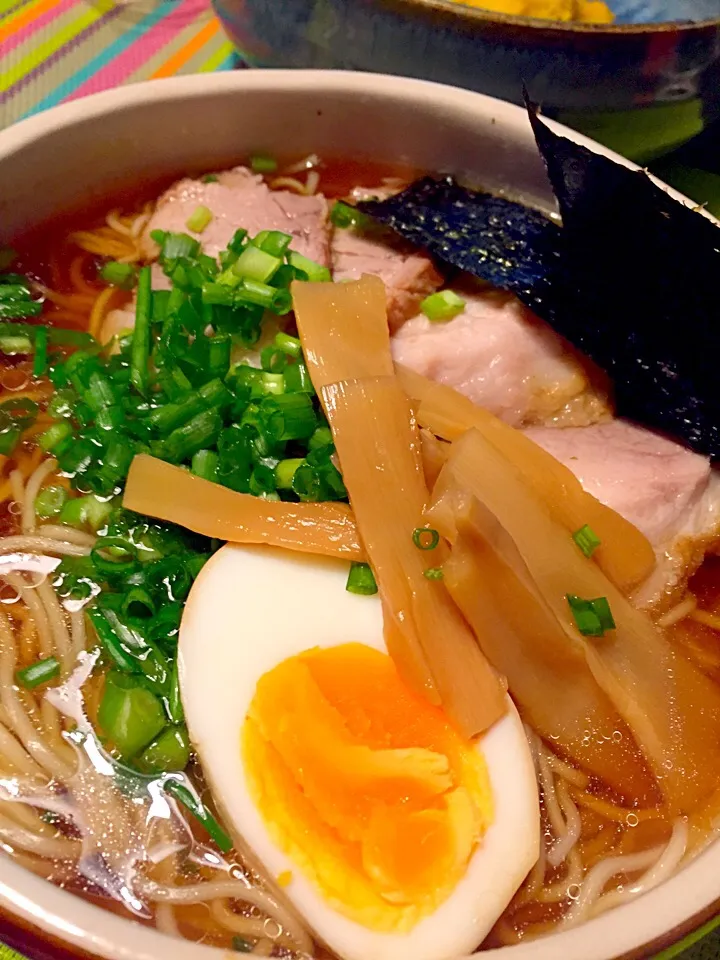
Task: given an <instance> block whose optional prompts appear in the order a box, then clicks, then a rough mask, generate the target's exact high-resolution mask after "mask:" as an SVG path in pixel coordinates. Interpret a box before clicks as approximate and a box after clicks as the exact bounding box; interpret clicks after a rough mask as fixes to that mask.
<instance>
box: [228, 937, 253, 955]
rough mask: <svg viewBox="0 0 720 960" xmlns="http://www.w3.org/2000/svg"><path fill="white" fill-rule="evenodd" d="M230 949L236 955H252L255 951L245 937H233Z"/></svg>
mask: <svg viewBox="0 0 720 960" xmlns="http://www.w3.org/2000/svg"><path fill="white" fill-rule="evenodd" d="M232 948H233V950H235V952H236V953H252V952H253V950H254V949H255V948H254V947H253V945H252V943H251V942H250V941H249V940H246V939H245V937H233V938H232Z"/></svg>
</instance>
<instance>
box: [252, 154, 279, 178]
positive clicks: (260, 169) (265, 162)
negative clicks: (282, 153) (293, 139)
mask: <svg viewBox="0 0 720 960" xmlns="http://www.w3.org/2000/svg"><path fill="white" fill-rule="evenodd" d="M277 168H278V164H277V160H276V159H275V158H274V157H269V156H267V154H262V153H258V154H256V155H255V156H254V157H250V169H251V170H252V172H253V173H275V171H276V170H277Z"/></svg>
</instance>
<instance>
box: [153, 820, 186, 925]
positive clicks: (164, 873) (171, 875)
mask: <svg viewBox="0 0 720 960" xmlns="http://www.w3.org/2000/svg"><path fill="white" fill-rule="evenodd" d="M161 832H162V834H163V835H164V836H166V837H167V835H168V833H169V831H168V830H161ZM176 859H177V858H176V857H175V856H174V854H170V855H169V856H167V857H165V858H164V859H163V860H161V861H160V863H158V865H157V867H156V868H155V870H154V871H153V872H154V874H155V876H156V877H157V880H158V881H159V882H160V883H172V882H173V881H174V880H175V877H176V874H177V869H176ZM155 923H156V924H157V928H158V930H160V931H162V933H166V934H168V936H173V937H182V933H181V932H180V927H179V926H178V922H177V920H176V919H175V909H174V907H173V905H172V904H171V903H158V904H157V906H156V908H155Z"/></svg>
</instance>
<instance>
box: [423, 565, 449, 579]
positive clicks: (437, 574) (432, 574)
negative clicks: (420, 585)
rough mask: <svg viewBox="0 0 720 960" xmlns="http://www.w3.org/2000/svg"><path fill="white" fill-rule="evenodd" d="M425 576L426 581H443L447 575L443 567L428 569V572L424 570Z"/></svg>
mask: <svg viewBox="0 0 720 960" xmlns="http://www.w3.org/2000/svg"><path fill="white" fill-rule="evenodd" d="M423 576H424V577H425V579H426V580H442V579H443V577H444V576H445V574H444V573H443V568H442V567H428V569H427V570H423Z"/></svg>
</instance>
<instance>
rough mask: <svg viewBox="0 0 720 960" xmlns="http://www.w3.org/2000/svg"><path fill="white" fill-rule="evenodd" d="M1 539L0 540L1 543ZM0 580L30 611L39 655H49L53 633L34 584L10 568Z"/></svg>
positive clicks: (51, 651) (43, 656)
mask: <svg viewBox="0 0 720 960" xmlns="http://www.w3.org/2000/svg"><path fill="white" fill-rule="evenodd" d="M1 542H2V541H0V543H1ZM0 580H4V581H5V583H7V584H9V585H10V586H11V587H12V588H13V590H15V591H16V592H17V593H18V595H19V596H20V599H21V600H22V602H23V603H24V604H25V605H26V606H27V608H28V610H29V611H30V616H31V617H32V619H33V622H34V623H35V629H36V631H37V635H38V648H39V651H40V657H41V658H45V657H51V656H52V655H53V653H54V649H53V633H52V629H51V627H50V621H49V620H48V615H47V610H46V609H45V604H44V603H43V602H42V600H41V599H40V596H39V595H38V592H37V587H36V586H31V585H30V584H29V583H28V582H27V580H26V579H25V577H24V576H23V574H22V573H20V572H19V571H17V570H11V571H9V572H8V573H3V574H0Z"/></svg>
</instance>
